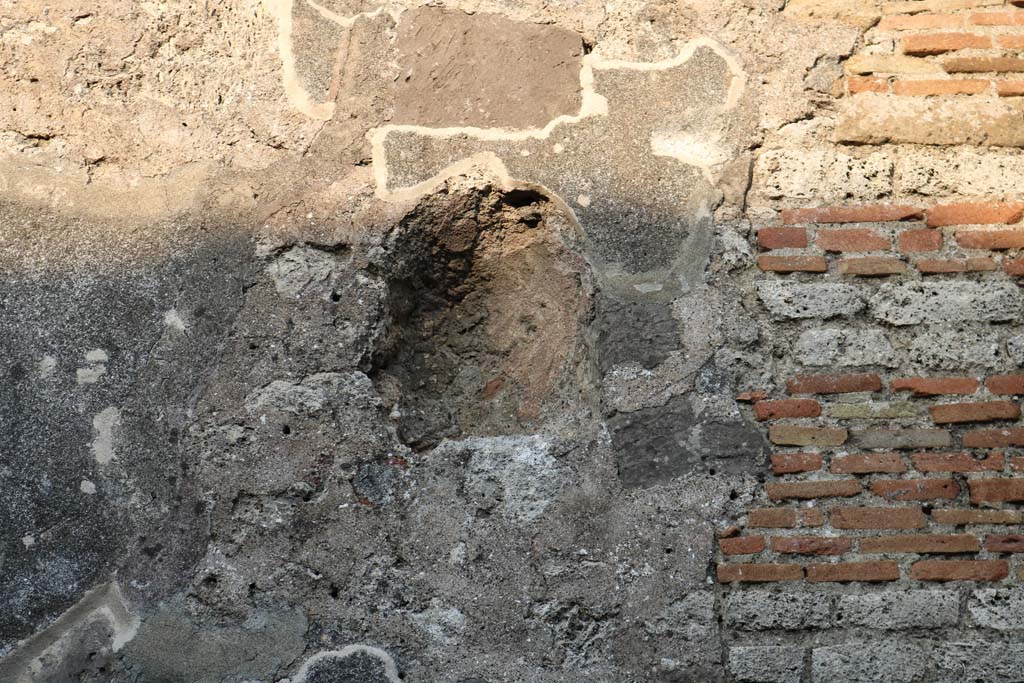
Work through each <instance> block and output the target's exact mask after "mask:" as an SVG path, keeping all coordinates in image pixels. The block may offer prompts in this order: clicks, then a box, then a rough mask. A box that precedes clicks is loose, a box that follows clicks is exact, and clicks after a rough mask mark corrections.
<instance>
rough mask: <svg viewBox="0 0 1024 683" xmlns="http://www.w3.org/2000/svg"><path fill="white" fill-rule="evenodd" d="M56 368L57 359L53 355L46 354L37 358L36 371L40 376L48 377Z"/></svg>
mask: <svg viewBox="0 0 1024 683" xmlns="http://www.w3.org/2000/svg"><path fill="white" fill-rule="evenodd" d="M56 368H57V359H56V358H54V357H53V356H50V355H46V356H43V357H42V358H41V359H39V362H38V363H36V372H37V373H38V374H39V376H40V377H50V376H51V375H53V371H54V370H55V369H56Z"/></svg>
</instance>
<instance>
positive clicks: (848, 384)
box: [786, 373, 882, 394]
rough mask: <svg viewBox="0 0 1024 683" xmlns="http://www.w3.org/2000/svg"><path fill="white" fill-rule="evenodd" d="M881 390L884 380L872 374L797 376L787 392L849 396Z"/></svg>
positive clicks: (790, 382) (787, 386)
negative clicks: (850, 394)
mask: <svg viewBox="0 0 1024 683" xmlns="http://www.w3.org/2000/svg"><path fill="white" fill-rule="evenodd" d="M881 390H882V378H881V377H879V376H878V375H875V374H872V373H859V374H851V375H797V376H796V377H793V378H791V379H790V380H789V381H788V382H786V391H788V392H789V393H791V394H849V393H855V392H861V391H881Z"/></svg>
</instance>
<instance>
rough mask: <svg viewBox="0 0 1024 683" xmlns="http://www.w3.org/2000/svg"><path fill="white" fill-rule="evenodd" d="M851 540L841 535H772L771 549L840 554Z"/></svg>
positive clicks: (807, 553) (796, 552)
mask: <svg viewBox="0 0 1024 683" xmlns="http://www.w3.org/2000/svg"><path fill="white" fill-rule="evenodd" d="M852 549H853V540H852V539H849V538H845V537H842V536H773V537H772V550H774V551H775V552H777V553H785V554H787V555H842V554H843V553H848V552H850V551H851V550H852Z"/></svg>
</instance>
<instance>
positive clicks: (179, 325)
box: [164, 308, 185, 332]
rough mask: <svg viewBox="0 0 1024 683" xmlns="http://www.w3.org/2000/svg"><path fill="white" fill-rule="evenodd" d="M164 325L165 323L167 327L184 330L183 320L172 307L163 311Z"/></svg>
mask: <svg viewBox="0 0 1024 683" xmlns="http://www.w3.org/2000/svg"><path fill="white" fill-rule="evenodd" d="M164 325H167V327H169V328H171V329H172V330H177V331H178V332H184V331H185V321H184V320H183V319H182V317H181V315H179V314H178V311H177V310H176V309H174V308H172V309H171V310H169V311H167V312H166V313H164Z"/></svg>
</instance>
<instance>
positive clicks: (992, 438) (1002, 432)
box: [964, 427, 1024, 448]
mask: <svg viewBox="0 0 1024 683" xmlns="http://www.w3.org/2000/svg"><path fill="white" fill-rule="evenodd" d="M964 446H965V447H966V448H1007V447H1010V446H1024V428H1021V427H1011V428H1007V429H973V430H971V431H969V432H967V433H965V434H964Z"/></svg>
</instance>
